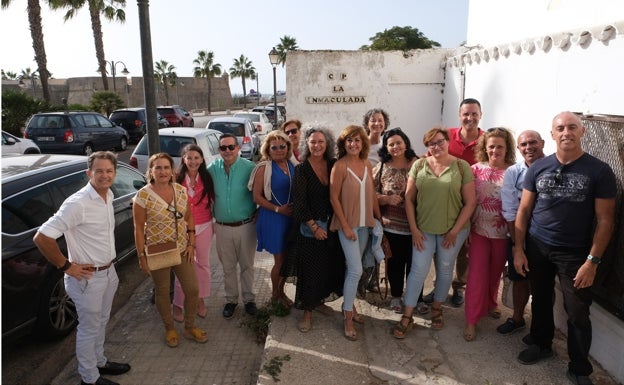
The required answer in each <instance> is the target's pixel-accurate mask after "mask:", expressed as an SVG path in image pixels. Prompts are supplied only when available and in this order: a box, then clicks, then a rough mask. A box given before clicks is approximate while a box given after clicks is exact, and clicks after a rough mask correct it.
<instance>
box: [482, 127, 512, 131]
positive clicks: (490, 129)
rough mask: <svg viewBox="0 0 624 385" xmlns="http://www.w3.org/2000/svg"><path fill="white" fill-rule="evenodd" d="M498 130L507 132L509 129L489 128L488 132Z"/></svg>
mask: <svg viewBox="0 0 624 385" xmlns="http://www.w3.org/2000/svg"><path fill="white" fill-rule="evenodd" d="M496 130H499V131H503V132H507V129H505V128H503V127H492V128H488V130H487V131H486V132H494V131H496Z"/></svg>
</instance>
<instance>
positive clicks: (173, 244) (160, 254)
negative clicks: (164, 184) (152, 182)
mask: <svg viewBox="0 0 624 385" xmlns="http://www.w3.org/2000/svg"><path fill="white" fill-rule="evenodd" d="M148 191H149V190H148ZM150 193H152V192H151V191H150ZM173 198H174V199H173V204H174V207H175V208H176V210H177V197H176V195H175V187H174V188H173ZM176 214H177V213H175V212H174V213H173V218H174V219H175V229H176V240H175V241H169V242H163V243H157V244H154V245H149V246H146V247H145V255H146V256H147V267H148V269H150V271H154V270H160V269H164V268H166V267H171V266H176V265H179V264H181V263H182V256H181V255H180V250H179V249H178V241H177V240H178V216H177V215H176Z"/></svg>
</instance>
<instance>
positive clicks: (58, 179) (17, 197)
mask: <svg viewBox="0 0 624 385" xmlns="http://www.w3.org/2000/svg"><path fill="white" fill-rule="evenodd" d="M86 169H87V158H86V157H84V156H77V155H49V154H48V155H45V154H43V155H41V154H40V155H14V154H7V155H3V156H2V339H3V340H5V338H7V339H13V338H16V337H18V336H22V335H25V334H29V333H31V332H34V333H36V334H37V335H39V336H41V337H45V338H60V337H63V336H65V335H67V334H68V333H69V332H70V331H71V330H72V329H73V328H74V327H75V326H76V324H77V322H78V320H77V314H76V309H75V306H74V303H73V302H72V300H71V299H70V298H69V296H68V295H67V293H66V292H65V285H64V283H63V273H62V272H61V271H59V270H58V269H57V268H56V267H55V266H53V265H52V264H50V263H48V262H47V260H46V259H45V258H44V257H43V255H42V254H41V253H40V252H39V249H37V247H36V246H35V244H34V243H33V240H32V239H33V236H34V235H35V233H36V232H37V230H38V229H39V227H40V226H41V225H42V224H43V223H44V222H45V221H47V220H48V218H50V217H51V216H52V215H53V214H54V213H55V212H56V211H57V210H58V209H59V207H60V206H61V204H62V203H63V201H64V200H65V199H66V198H67V197H69V196H70V195H71V194H73V193H74V192H76V191H78V190H79V189H81V188H82V187H84V186H85V185H86V184H87V183H88V177H87V174H86V172H85V170H86ZM145 183H146V182H145V177H144V176H143V175H142V174H141V173H139V172H137V171H136V170H135V169H134V168H132V167H129V166H128V165H126V164H124V163H121V162H119V163H118V166H117V177H116V178H115V183H114V184H113V186H112V187H111V190H112V192H113V194H114V197H115V198H114V200H113V206H114V210H115V247H116V249H117V258H116V259H115V262H116V263H117V262H119V261H122V260H124V259H126V258H128V257H130V256H132V255H135V254H136V250H135V247H134V237H133V231H134V228H133V222H132V197H134V195H135V193H136V192H137V190H138V189H140V188H141V187H143V186H144V185H145ZM58 243H59V246H60V247H61V250H62V251H63V253H66V252H67V245H66V243H65V239H64V238H63V237H61V238H59V239H58ZM65 255H67V254H65Z"/></svg>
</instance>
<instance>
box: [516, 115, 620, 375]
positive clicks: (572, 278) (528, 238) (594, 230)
mask: <svg viewBox="0 0 624 385" xmlns="http://www.w3.org/2000/svg"><path fill="white" fill-rule="evenodd" d="M584 134H585V127H583V125H582V123H581V119H580V118H579V117H578V116H577V115H576V114H574V113H572V112H569V111H566V112H562V113H559V114H558V115H557V116H555V118H554V119H553V122H552V129H551V136H552V138H553V139H554V140H555V142H556V145H557V151H556V153H555V154H553V155H550V156H547V157H545V158H544V159H542V160H540V161H538V162H535V163H534V164H533V165H532V166H531V167H529V169H528V170H527V172H526V175H525V177H524V184H523V190H522V198H521V200H520V206H519V207H518V214H517V216H516V222H515V230H516V231H515V241H516V246H515V247H514V266H515V268H516V271H517V272H519V273H520V274H521V275H523V276H527V275H528V277H529V281H530V283H531V294H532V295H533V300H532V301H531V314H532V316H533V319H532V322H531V337H532V340H533V341H532V344H531V345H530V346H529V347H528V348H526V349H525V350H523V351H522V352H520V354H519V355H518V361H520V363H522V364H525V365H531V364H535V363H537V362H539V361H541V360H542V359H544V358H548V357H550V356H552V355H553V352H552V341H553V336H554V332H555V324H554V316H553V295H552V291H553V287H554V285H555V276H557V277H559V283H560V287H561V293H562V297H563V304H564V309H565V311H566V313H567V315H568V320H567V325H568V344H567V346H568V356H569V357H570V362H569V363H568V371H567V373H566V376H567V377H568V379H569V380H570V382H572V383H573V384H582V385H588V384H589V385H591V384H593V382H592V381H591V379H590V378H589V375H590V374H591V373H592V371H593V368H592V365H591V363H590V362H589V359H588V355H589V350H590V348H591V342H592V325H591V321H590V318H589V308H590V306H591V304H592V296H591V286H592V285H593V283H594V279H595V278H596V270H597V268H598V264H599V263H600V262H601V257H602V256H603V253H604V252H605V250H606V249H607V246H608V244H609V240H610V238H611V235H612V234H613V227H614V220H615V218H614V217H615V197H616V194H617V185H616V180H615V174H614V173H613V170H612V169H611V167H609V165H608V164H607V163H605V162H603V161H601V160H599V159H598V158H596V157H594V156H592V155H590V154H587V153H586V152H584V151H583V148H582V147H581V138H582V137H583V135H584Z"/></svg>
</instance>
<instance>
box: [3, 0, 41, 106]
mask: <svg viewBox="0 0 624 385" xmlns="http://www.w3.org/2000/svg"><path fill="white" fill-rule="evenodd" d="M11 3H12V0H2V8H7V7H8V6H9V5H11ZM26 10H27V13H28V23H29V25H30V36H31V38H32V45H33V49H34V51H35V62H36V63H37V71H38V72H39V76H40V79H41V89H42V90H43V99H44V100H45V101H47V102H50V88H49V86H48V78H49V76H50V73H49V72H48V59H47V56H46V52H45V45H44V42H43V26H42V24H41V4H39V0H28V5H27V8H26Z"/></svg>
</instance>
